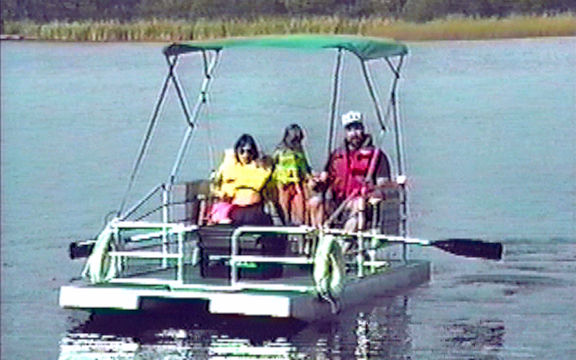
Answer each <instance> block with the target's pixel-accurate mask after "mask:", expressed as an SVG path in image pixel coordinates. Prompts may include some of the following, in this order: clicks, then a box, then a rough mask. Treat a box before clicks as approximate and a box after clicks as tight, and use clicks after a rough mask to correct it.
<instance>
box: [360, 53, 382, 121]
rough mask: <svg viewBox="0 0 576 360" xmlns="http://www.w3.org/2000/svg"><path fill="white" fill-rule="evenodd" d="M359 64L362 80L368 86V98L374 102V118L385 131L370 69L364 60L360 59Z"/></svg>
mask: <svg viewBox="0 0 576 360" xmlns="http://www.w3.org/2000/svg"><path fill="white" fill-rule="evenodd" d="M360 64H361V65H362V75H364V80H365V81H366V87H367V88H368V92H369V93H370V98H371V99H372V103H373V104H374V110H375V111H376V118H377V119H378V123H379V124H380V129H381V130H382V131H384V132H386V125H385V124H384V121H383V118H382V110H381V109H380V99H379V98H378V95H377V94H376V89H375V88H374V83H373V81H372V76H371V74H370V69H369V68H368V65H367V64H366V60H360Z"/></svg>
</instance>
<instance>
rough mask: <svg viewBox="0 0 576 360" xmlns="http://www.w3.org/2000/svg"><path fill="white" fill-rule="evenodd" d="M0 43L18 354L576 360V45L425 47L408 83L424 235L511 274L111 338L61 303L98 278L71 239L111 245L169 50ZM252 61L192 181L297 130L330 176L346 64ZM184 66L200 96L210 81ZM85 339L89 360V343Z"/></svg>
mask: <svg viewBox="0 0 576 360" xmlns="http://www.w3.org/2000/svg"><path fill="white" fill-rule="evenodd" d="M1 46H2V48H1V50H2V52H1V56H2V58H1V59H2V64H1V66H2V79H1V80H2V81H1V96H2V97H1V100H2V108H1V110H2V112H1V119H2V128H1V130H2V133H1V136H2V137H1V144H2V155H1V156H2V168H1V174H2V208H1V211H2V244H1V246H2V247H1V257H2V272H1V276H2V283H1V286H2V292H1V296H2V303H1V305H2V316H1V321H2V328H1V334H2V335H1V336H2V342H1V349H2V350H1V351H2V358H6V359H57V358H59V357H60V358H62V359H68V358H70V359H91V358H94V359H96V358H98V359H102V358H110V359H111V358H127V359H128V358H137V359H157V358H163V359H168V358H170V359H184V358H211V357H212V358H217V357H218V356H221V355H222V354H221V353H219V352H218V351H223V350H219V349H221V347H220V346H221V345H222V344H223V343H225V342H226V341H232V342H234V343H235V344H239V346H240V347H242V348H243V349H244V350H245V351H247V352H248V353H251V354H252V355H255V354H257V353H258V352H259V351H265V352H266V351H267V354H268V355H267V356H269V357H273V356H274V354H275V355H276V356H277V357H280V358H282V357H283V358H310V359H325V358H327V359H348V358H358V359H366V358H384V359H395V358H403V359H407V358H412V359H423V358H424V359H445V358H453V359H462V358H474V359H542V358H547V359H570V358H574V357H576V346H575V345H574V338H575V336H576V325H575V324H576V310H575V308H574V303H573V295H574V293H575V292H576V276H575V273H576V249H575V245H576V180H575V179H576V157H575V156H574V154H575V153H576V115H575V114H576V72H575V71H574V69H576V38H554V39H529V40H505V41H478V42H435V43H420V44H411V54H410V56H409V57H408V59H407V62H406V64H405V66H404V70H405V71H404V76H403V78H402V80H401V83H400V95H401V98H400V100H401V104H400V105H401V106H400V108H401V113H402V116H403V118H404V120H405V123H404V135H405V138H404V142H405V147H406V157H407V164H406V165H407V173H408V175H409V191H410V198H409V199H410V222H409V224H410V233H411V234H412V235H413V236H416V237H421V238H432V239H433V238H443V237H454V236H463V237H481V238H487V239H489V240H494V241H502V242H503V243H504V244H505V259H504V260H503V261H501V262H486V261H480V260H473V259H464V258H458V257H455V256H451V255H448V254H445V253H441V252H439V251H436V250H433V249H428V248H426V249H414V250H413V253H412V254H411V256H413V257H422V258H428V259H430V260H432V262H433V275H432V276H433V279H432V281H431V282H430V283H429V284H427V285H425V286H422V287H420V288H417V289H415V290H413V291H410V292H408V293H406V294H405V295H403V296H396V297H391V298H385V299H374V300H372V301H369V302H368V303H367V304H366V305H365V306H364V307H362V308H357V309H352V310H349V311H347V312H345V313H344V314H343V315H342V316H341V317H340V318H339V319H338V320H337V321H335V322H330V323H320V324H311V325H309V326H304V327H298V328H294V327H291V326H274V328H273V329H270V327H269V326H265V325H263V324H260V323H256V324H248V325H249V326H250V327H251V328H250V329H243V328H242V327H246V326H248V325H246V324H235V323H233V324H230V323H226V322H225V321H219V320H216V321H195V320H194V319H193V318H187V319H185V320H182V319H173V318H162V319H148V318H138V319H122V318H115V319H114V321H115V322H116V323H114V324H106V323H102V322H103V320H102V319H93V320H92V321H88V320H87V319H86V318H85V317H83V316H82V315H79V314H77V313H72V312H69V311H64V310H61V309H59V308H58V305H57V296H58V288H59V287H60V286H61V285H63V284H66V283H67V282H68V281H69V279H70V278H72V277H75V276H78V274H79V272H80V269H81V266H82V264H81V263H74V262H71V261H69V260H68V259H67V254H66V248H67V245H68V243H69V242H70V241H73V240H78V239H85V238H89V237H92V236H94V235H95V234H96V233H97V232H98V231H99V230H100V228H101V227H102V225H103V221H104V216H105V214H106V213H108V212H109V211H110V210H114V209H116V208H117V207H118V205H119V203H120V201H121V198H122V195H123V191H124V189H125V187H126V183H127V179H128V176H129V172H130V170H131V167H132V165H133V161H134V159H135V157H136V155H137V149H138V146H139V145H140V142H141V137H142V135H143V134H144V131H145V128H146V125H147V122H148V119H149V115H150V113H151V110H152V108H153V104H154V101H155V99H156V96H157V94H158V90H159V88H160V85H161V83H162V81H163V76H164V75H165V72H166V69H165V62H164V59H163V58H162V56H161V55H160V49H161V46H162V45H161V44H75V43H66V44H63V43H37V42H3V43H2V44H1ZM239 55H242V56H230V57H224V58H223V61H222V63H221V65H220V67H219V68H218V71H217V77H216V80H215V81H214V83H213V86H212V88H211V94H212V96H211V98H210V105H209V107H208V110H207V111H206V113H205V114H204V115H205V118H206V119H207V121H204V122H202V123H201V124H200V130H199V131H198V134H197V136H196V137H195V141H196V144H195V145H194V146H193V147H192V148H191V151H190V153H189V155H188V156H187V161H186V163H185V164H184V168H183V172H182V178H183V179H184V178H198V177H200V176H198V175H197V174H201V175H202V176H206V175H207V174H208V173H209V171H210V169H211V168H213V166H214V165H213V164H214V162H217V159H218V156H219V154H220V153H221V151H222V149H223V148H224V147H228V146H230V145H231V144H232V143H233V141H234V139H235V138H237V137H238V135H239V134H241V133H242V132H245V131H246V132H250V133H253V134H254V135H255V136H256V137H257V140H258V141H259V142H260V144H261V145H262V147H263V148H264V149H265V150H267V151H270V150H271V149H272V148H273V146H274V145H275V144H276V143H277V142H278V141H279V139H280V137H281V133H282V128H283V127H284V126H285V125H287V124H289V123H292V122H297V123H300V124H302V125H303V126H304V127H305V128H306V131H307V133H308V142H307V148H308V151H309V153H310V156H311V158H312V162H313V165H314V166H315V167H316V168H319V167H320V166H321V165H322V162H323V161H324V158H325V154H326V145H325V138H326V132H327V129H326V123H327V119H328V112H329V105H330V104H329V101H330V100H329V94H330V92H331V82H330V75H331V73H332V71H333V66H334V56H333V54H320V55H319V54H309V53H304V54H299V55H298V56H296V55H295V54H293V53H291V52H286V53H284V52H282V53H280V54H273V55H274V57H272V56H271V55H267V54H265V53H262V52H256V53H253V54H246V53H242V54H239ZM277 55H280V56H277ZM299 59H304V60H305V61H307V63H306V64H307V65H306V66H305V65H303V63H302V62H300V61H299ZM345 63H346V69H345V74H348V73H352V72H353V70H357V69H356V67H357V64H356V63H355V62H354V61H353V60H352V59H347V60H346V62H345ZM198 64H199V63H195V65H198ZM193 65H194V64H193ZM378 69H380V70H386V66H385V65H383V64H377V66H376V67H375V68H374V70H378ZM181 70H183V74H184V76H183V77H182V78H181V80H182V82H183V83H184V84H185V85H186V88H187V94H188V95H189V97H191V98H195V96H196V93H195V91H196V90H197V88H198V86H199V77H198V67H197V66H196V67H195V68H194V67H192V68H190V69H187V68H182V69H181ZM375 80H376V82H377V83H382V84H384V83H385V81H387V80H388V77H384V76H380V75H375ZM385 90H386V86H384V87H383V90H381V91H380V93H381V94H382V95H384V94H385ZM343 92H344V94H345V95H346V100H343V101H342V103H341V104H340V109H341V110H342V111H344V110H348V109H351V108H355V109H361V110H363V111H365V112H367V114H368V115H369V116H370V115H371V112H370V110H371V107H370V105H369V104H368V103H367V102H364V101H363V100H362V99H364V98H366V95H367V94H366V91H365V90H364V88H363V87H360V86H358V82H355V81H353V79H350V78H349V77H346V76H345V77H344V83H343ZM176 107H177V102H176V101H175V100H174V99H173V100H171V101H169V102H168V103H166V104H165V109H166V116H165V117H163V118H162V122H161V123H160V124H159V127H158V130H159V131H158V132H157V134H156V137H155V138H154V139H153V140H154V142H153V144H154V145H153V147H152V148H151V151H150V153H149V156H148V157H147V161H146V166H145V167H144V168H143V169H142V172H141V174H140V176H139V178H138V180H139V182H138V185H137V187H136V189H135V190H136V191H135V192H134V197H139V195H141V194H142V192H144V191H145V190H147V189H148V188H149V187H150V186H152V185H155V184H156V183H158V182H161V181H164V180H166V179H167V177H168V174H169V172H170V169H171V166H172V163H173V161H174V157H175V152H176V149H177V147H178V144H179V142H180V135H176V134H180V132H181V130H182V129H183V128H184V127H185V122H184V120H183V118H182V116H181V114H180V113H179V112H178V111H177V108H176ZM372 130H374V127H373V128H372ZM387 139H388V140H389V135H386V136H384V140H387ZM207 149H208V150H207ZM210 149H211V150H210ZM387 150H388V151H389V152H390V153H391V154H392V153H393V151H392V149H390V148H389V147H387ZM123 320H124V321H123ZM126 323H130V324H132V325H133V326H129V325H126ZM86 333H90V334H93V335H92V337H93V342H92V346H80V347H78V346H77V345H79V344H80V342H81V341H80V340H78V339H77V338H78V336H81V335H79V334H86ZM115 356H116V357H115Z"/></svg>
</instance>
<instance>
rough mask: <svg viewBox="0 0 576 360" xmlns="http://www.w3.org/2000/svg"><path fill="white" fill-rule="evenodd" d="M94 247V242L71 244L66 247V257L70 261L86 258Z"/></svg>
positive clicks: (84, 241)
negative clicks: (67, 256) (68, 257)
mask: <svg viewBox="0 0 576 360" xmlns="http://www.w3.org/2000/svg"><path fill="white" fill-rule="evenodd" d="M94 245H96V240H83V241H75V242H71V243H70V245H69V246H68V255H69V256H70V259H72V260H74V259H81V258H86V257H88V256H90V254H91V253H92V249H93V248H94Z"/></svg>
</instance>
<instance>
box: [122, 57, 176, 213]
mask: <svg viewBox="0 0 576 360" xmlns="http://www.w3.org/2000/svg"><path fill="white" fill-rule="evenodd" d="M166 62H167V63H168V75H166V78H165V79H164V83H163V84H162V88H161V90H160V95H159V96H158V99H157V100H156V105H155V106H154V111H153V112H152V116H151V117H150V122H149V124H148V129H147V130H146V134H145V135H144V139H143V140H142V145H140V151H139V153H138V157H137V158H136V161H135V162H134V167H133V168H132V173H131V174H130V178H129V180H128V186H127V188H126V191H125V193H124V197H123V198H122V202H121V203H120V208H119V209H118V212H117V216H118V217H120V215H121V214H122V211H123V210H124V207H125V206H126V201H127V199H128V194H129V193H130V191H131V190H132V186H134V180H135V179H136V174H137V173H138V170H139V169H140V165H141V164H142V160H144V156H145V155H146V151H147V150H148V145H149V144H150V139H151V137H152V133H153V131H154V128H155V127H156V123H157V120H158V115H159V114H160V109H161V107H162V104H163V102H164V99H165V98H166V91H167V90H168V85H169V84H170V79H172V78H173V77H174V68H175V67H176V64H177V62H178V56H175V57H174V59H173V60H170V58H169V57H168V55H166Z"/></svg>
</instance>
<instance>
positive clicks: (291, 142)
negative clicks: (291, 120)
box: [279, 124, 304, 151]
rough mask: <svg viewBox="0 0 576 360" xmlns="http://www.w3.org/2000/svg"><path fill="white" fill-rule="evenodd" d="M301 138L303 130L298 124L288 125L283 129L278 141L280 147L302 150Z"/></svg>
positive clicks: (302, 137) (302, 138)
mask: <svg viewBox="0 0 576 360" xmlns="http://www.w3.org/2000/svg"><path fill="white" fill-rule="evenodd" d="M302 140H304V131H303V130H302V128H301V127H300V125H298V124H292V125H288V127H286V130H284V137H283V138H282V142H280V145H279V147H280V148H288V149H292V150H300V151H301V150H302Z"/></svg>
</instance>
